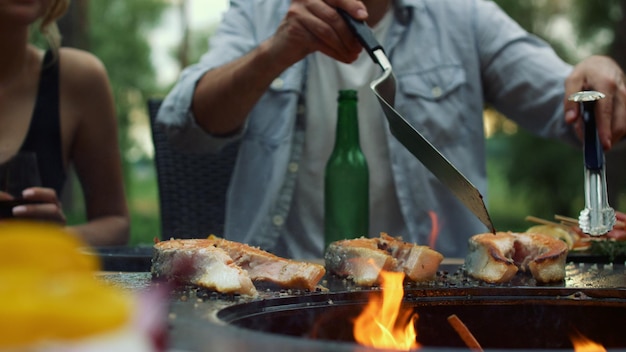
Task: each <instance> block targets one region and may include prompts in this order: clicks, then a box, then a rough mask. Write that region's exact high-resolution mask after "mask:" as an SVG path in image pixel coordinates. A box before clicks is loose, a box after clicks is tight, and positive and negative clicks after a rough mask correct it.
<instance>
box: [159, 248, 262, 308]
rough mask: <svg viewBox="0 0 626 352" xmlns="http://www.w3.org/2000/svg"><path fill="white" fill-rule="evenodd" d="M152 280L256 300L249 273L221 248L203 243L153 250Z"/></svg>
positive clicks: (255, 291)
mask: <svg viewBox="0 0 626 352" xmlns="http://www.w3.org/2000/svg"><path fill="white" fill-rule="evenodd" d="M154 248H155V254H154V257H153V258H152V269H151V271H152V276H153V277H154V278H156V279H159V278H162V279H166V280H168V281H172V282H175V283H178V284H185V285H186V284H193V285H196V286H200V287H204V288H208V289H210V290H215V291H218V292H222V293H239V294H242V295H246V296H251V297H256V296H257V294H258V292H257V290H256V288H255V287H254V284H253V283H252V280H251V279H250V276H249V275H248V273H247V272H246V271H245V270H243V269H241V268H240V267H239V266H238V265H237V264H235V262H234V261H233V259H232V258H231V257H230V256H229V255H228V253H226V251H224V250H223V249H221V248H217V247H215V246H214V245H213V244H212V243H210V242H208V241H207V240H204V239H185V240H176V239H172V240H169V241H161V242H159V243H157V244H155V246H154Z"/></svg>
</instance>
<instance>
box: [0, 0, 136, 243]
mask: <svg viewBox="0 0 626 352" xmlns="http://www.w3.org/2000/svg"><path fill="white" fill-rule="evenodd" d="M68 5H69V0H38V1H33V2H23V1H4V2H3V3H2V4H1V5H0V52H1V53H2V54H1V55H0V163H2V162H5V161H6V160H8V159H10V158H11V157H12V156H13V155H15V154H16V153H18V152H19V151H33V152H35V153H36V154H37V159H38V163H39V165H38V166H39V170H40V174H41V178H42V187H32V188H28V189H26V190H24V192H23V193H22V195H21V196H22V197H23V198H25V199H28V200H33V201H38V202H40V203H41V204H26V205H20V206H16V207H14V208H13V209H12V214H13V216H14V217H18V218H32V219H43V220H50V221H55V222H58V223H61V224H63V225H64V224H65V221H66V220H65V215H64V214H63V210H62V207H61V203H60V201H59V195H60V193H61V191H62V187H63V184H64V183H65V178H66V172H67V170H68V168H69V167H70V165H71V166H72V167H73V168H74V169H75V170H76V173H77V175H78V178H79V180H80V183H81V185H82V188H83V194H84V197H85V204H86V208H87V219H88V221H87V223H85V224H80V225H77V226H72V230H74V231H75V232H76V233H77V235H78V236H80V237H81V238H83V239H84V240H86V241H87V242H88V243H90V244H91V245H96V246H99V245H118V244H125V243H126V242H127V241H128V236H129V231H128V229H129V216H128V209H127V204H126V199H125V196H124V187H123V178H122V170H121V156H120V151H119V148H118V144H117V140H118V139H117V134H118V131H117V121H116V117H115V106H114V101H113V97H112V92H111V87H110V83H109V79H108V75H107V72H106V69H105V67H104V66H103V64H102V63H101V62H100V60H98V59H97V58H96V57H95V56H93V55H92V54H90V53H87V52H85V51H80V50H76V49H71V48H59V36H58V31H57V30H56V25H55V20H56V19H57V18H59V17H60V16H61V15H63V14H64V13H65V11H66V10H67V7H68ZM38 21H39V22H38ZM34 23H38V24H39V28H40V30H41V31H42V32H43V33H44V34H45V35H46V37H47V38H48V40H49V42H50V49H49V50H47V51H44V50H42V49H40V48H37V47H35V46H34V45H32V44H30V43H29V41H28V38H29V27H30V26H31V25H33V24H34ZM9 198H11V196H10V195H8V194H6V193H1V194H0V199H9Z"/></svg>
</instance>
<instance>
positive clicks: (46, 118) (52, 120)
mask: <svg viewBox="0 0 626 352" xmlns="http://www.w3.org/2000/svg"><path fill="white" fill-rule="evenodd" d="M20 150H21V151H30V152H35V153H36V154H37V161H38V164H39V165H38V166H39V173H40V175H41V183H42V186H43V187H48V188H53V189H54V190H55V191H56V192H57V196H58V197H61V192H62V191H63V184H64V183H65V177H66V173H65V168H64V167H63V155H62V152H61V150H62V146H61V117H60V112H59V60H58V59H55V58H54V55H53V54H52V52H51V51H50V50H48V51H47V52H46V54H45V56H44V59H43V64H42V66H41V76H40V78H39V89H38V91H37V101H36V102H35V108H34V110H33V117H32V120H31V122H30V127H29V128H28V133H27V134H26V139H25V140H24V143H23V144H22V147H21V148H20Z"/></svg>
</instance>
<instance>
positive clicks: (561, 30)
mask: <svg viewBox="0 0 626 352" xmlns="http://www.w3.org/2000/svg"><path fill="white" fill-rule="evenodd" d="M206 1H212V0H206ZM496 2H497V3H498V4H499V5H500V6H501V7H502V8H503V9H504V10H505V11H507V12H508V13H509V14H510V15H511V16H512V17H513V18H514V19H516V20H517V21H518V22H519V23H520V24H521V25H522V26H523V27H524V28H526V29H527V30H529V31H530V32H532V33H535V34H536V35H538V36H540V37H542V38H543V39H545V40H547V41H548V42H550V43H551V44H552V45H553V46H554V47H555V49H556V50H557V51H558V52H559V54H560V55H561V56H562V57H563V58H564V59H565V60H566V61H568V62H571V63H575V62H577V61H578V60H580V59H581V58H583V57H585V56H587V55H589V54H591V53H608V54H611V55H612V56H613V57H615V58H616V60H618V62H620V63H621V64H622V67H626V55H625V53H624V50H626V44H625V43H624V42H625V41H626V35H625V33H624V28H626V23H625V20H624V13H625V11H626V1H625V0H527V1H514V0H498V1H496ZM186 8H187V1H186V0H179V1H175V2H172V1H165V0H132V1H127V0H107V1H90V0H73V2H72V6H71V8H70V11H69V12H68V14H67V15H66V16H65V17H64V18H63V19H62V20H61V21H60V28H61V31H62V34H63V37H64V45H67V46H74V47H79V48H83V49H85V50H89V51H91V52H93V53H94V54H95V55H97V56H98V57H100V59H101V60H102V61H103V62H104V64H105V65H106V67H107V68H108V71H109V75H110V78H111V82H112V86H113V89H114V94H115V100H116V103H117V114H118V118H119V126H120V132H121V133H120V141H119V144H120V148H121V150H122V151H123V156H124V170H125V181H126V191H127V196H128V201H129V205H130V209H131V216H132V224H131V244H133V245H136V244H146V243H151V242H152V241H153V239H154V238H155V237H159V236H160V230H159V228H160V223H159V206H158V189H157V183H156V175H155V169H154V163H153V159H152V155H151V153H150V151H149V150H147V151H146V150H145V147H144V146H145V137H146V136H149V120H148V115H147V111H146V101H147V99H148V98H150V97H163V96H165V94H167V91H168V90H169V89H170V88H171V86H172V85H173V83H174V82H168V83H166V84H158V83H157V81H156V73H157V70H158V69H159V68H158V67H154V66H153V63H152V61H151V59H150V57H151V54H152V52H151V50H152V48H151V46H150V44H149V42H148V37H149V34H150V31H151V30H153V29H154V28H156V27H157V26H159V25H161V24H162V22H163V17H164V14H165V13H166V12H168V11H169V12H171V11H175V12H176V13H178V14H180V18H181V20H182V24H181V28H180V29H181V32H182V33H183V34H182V37H181V40H180V43H179V44H178V45H176V46H175V47H172V48H171V55H172V57H173V58H175V59H176V60H177V62H178V63H179V67H181V68H182V67H185V66H186V65H187V64H189V63H193V62H195V61H196V60H197V59H198V58H199V56H200V55H201V54H202V53H203V52H204V51H205V50H206V49H207V47H208V44H207V39H208V37H209V36H210V35H211V33H213V30H214V28H215V25H216V24H215V23H206V27H204V28H202V29H200V30H196V31H191V30H189V27H188V25H187V23H188V22H187V18H186V10H185V9H186ZM494 30H497V28H494ZM485 121H486V132H487V134H488V141H487V148H488V149H487V152H488V174H489V204H488V207H489V211H490V213H491V215H492V217H493V221H494V224H495V226H496V227H497V228H499V229H507V230H523V229H525V228H527V227H528V226H529V225H530V224H529V223H527V222H526V221H525V220H524V218H525V216H526V215H535V216H539V217H543V218H546V219H551V218H552V217H553V216H554V214H562V215H568V216H574V217H576V216H577V214H578V212H579V211H580V209H582V207H583V205H584V202H583V166H582V153H581V152H580V151H579V150H576V149H574V148H572V147H569V146H565V145H562V144H559V143H555V142H553V141H546V140H542V139H539V138H536V137H534V136H532V135H530V134H528V133H526V132H525V131H523V130H520V129H518V128H517V126H516V125H515V124H514V123H512V122H510V121H508V120H507V119H506V117H504V116H501V115H498V114H497V113H496V112H494V111H490V110H489V109H486V114H485ZM142 142H143V143H142ZM621 149H622V151H621V152H615V153H611V154H610V155H607V158H608V161H607V167H609V166H610V167H611V169H610V170H609V176H610V177H609V178H610V180H609V181H610V184H609V186H610V189H609V191H610V192H611V194H610V201H611V204H612V205H613V206H614V207H618V208H619V206H620V205H622V206H623V205H624V204H626V195H625V193H626V192H625V190H626V186H625V185H624V178H626V176H624V170H623V169H624V167H623V165H624V160H625V152H624V149H626V148H621ZM71 182H72V183H71V187H67V193H66V194H64V195H63V198H64V205H65V207H66V211H67V213H68V218H69V221H70V223H75V222H80V221H84V211H83V205H82V203H81V193H80V187H78V185H77V184H76V181H75V180H72V181H71Z"/></svg>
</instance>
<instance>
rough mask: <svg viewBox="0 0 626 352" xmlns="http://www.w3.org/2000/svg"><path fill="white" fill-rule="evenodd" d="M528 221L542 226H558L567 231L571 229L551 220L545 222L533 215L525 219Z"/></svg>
mask: <svg viewBox="0 0 626 352" xmlns="http://www.w3.org/2000/svg"><path fill="white" fill-rule="evenodd" d="M525 220H526V221H530V222H535V223H537V224H542V225H550V226H558V227H562V228H565V229H569V226H567V225H564V224H561V223H558V222H554V221H550V220H545V219H542V218H538V217H536V216H532V215H528V216H526V218H525Z"/></svg>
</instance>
